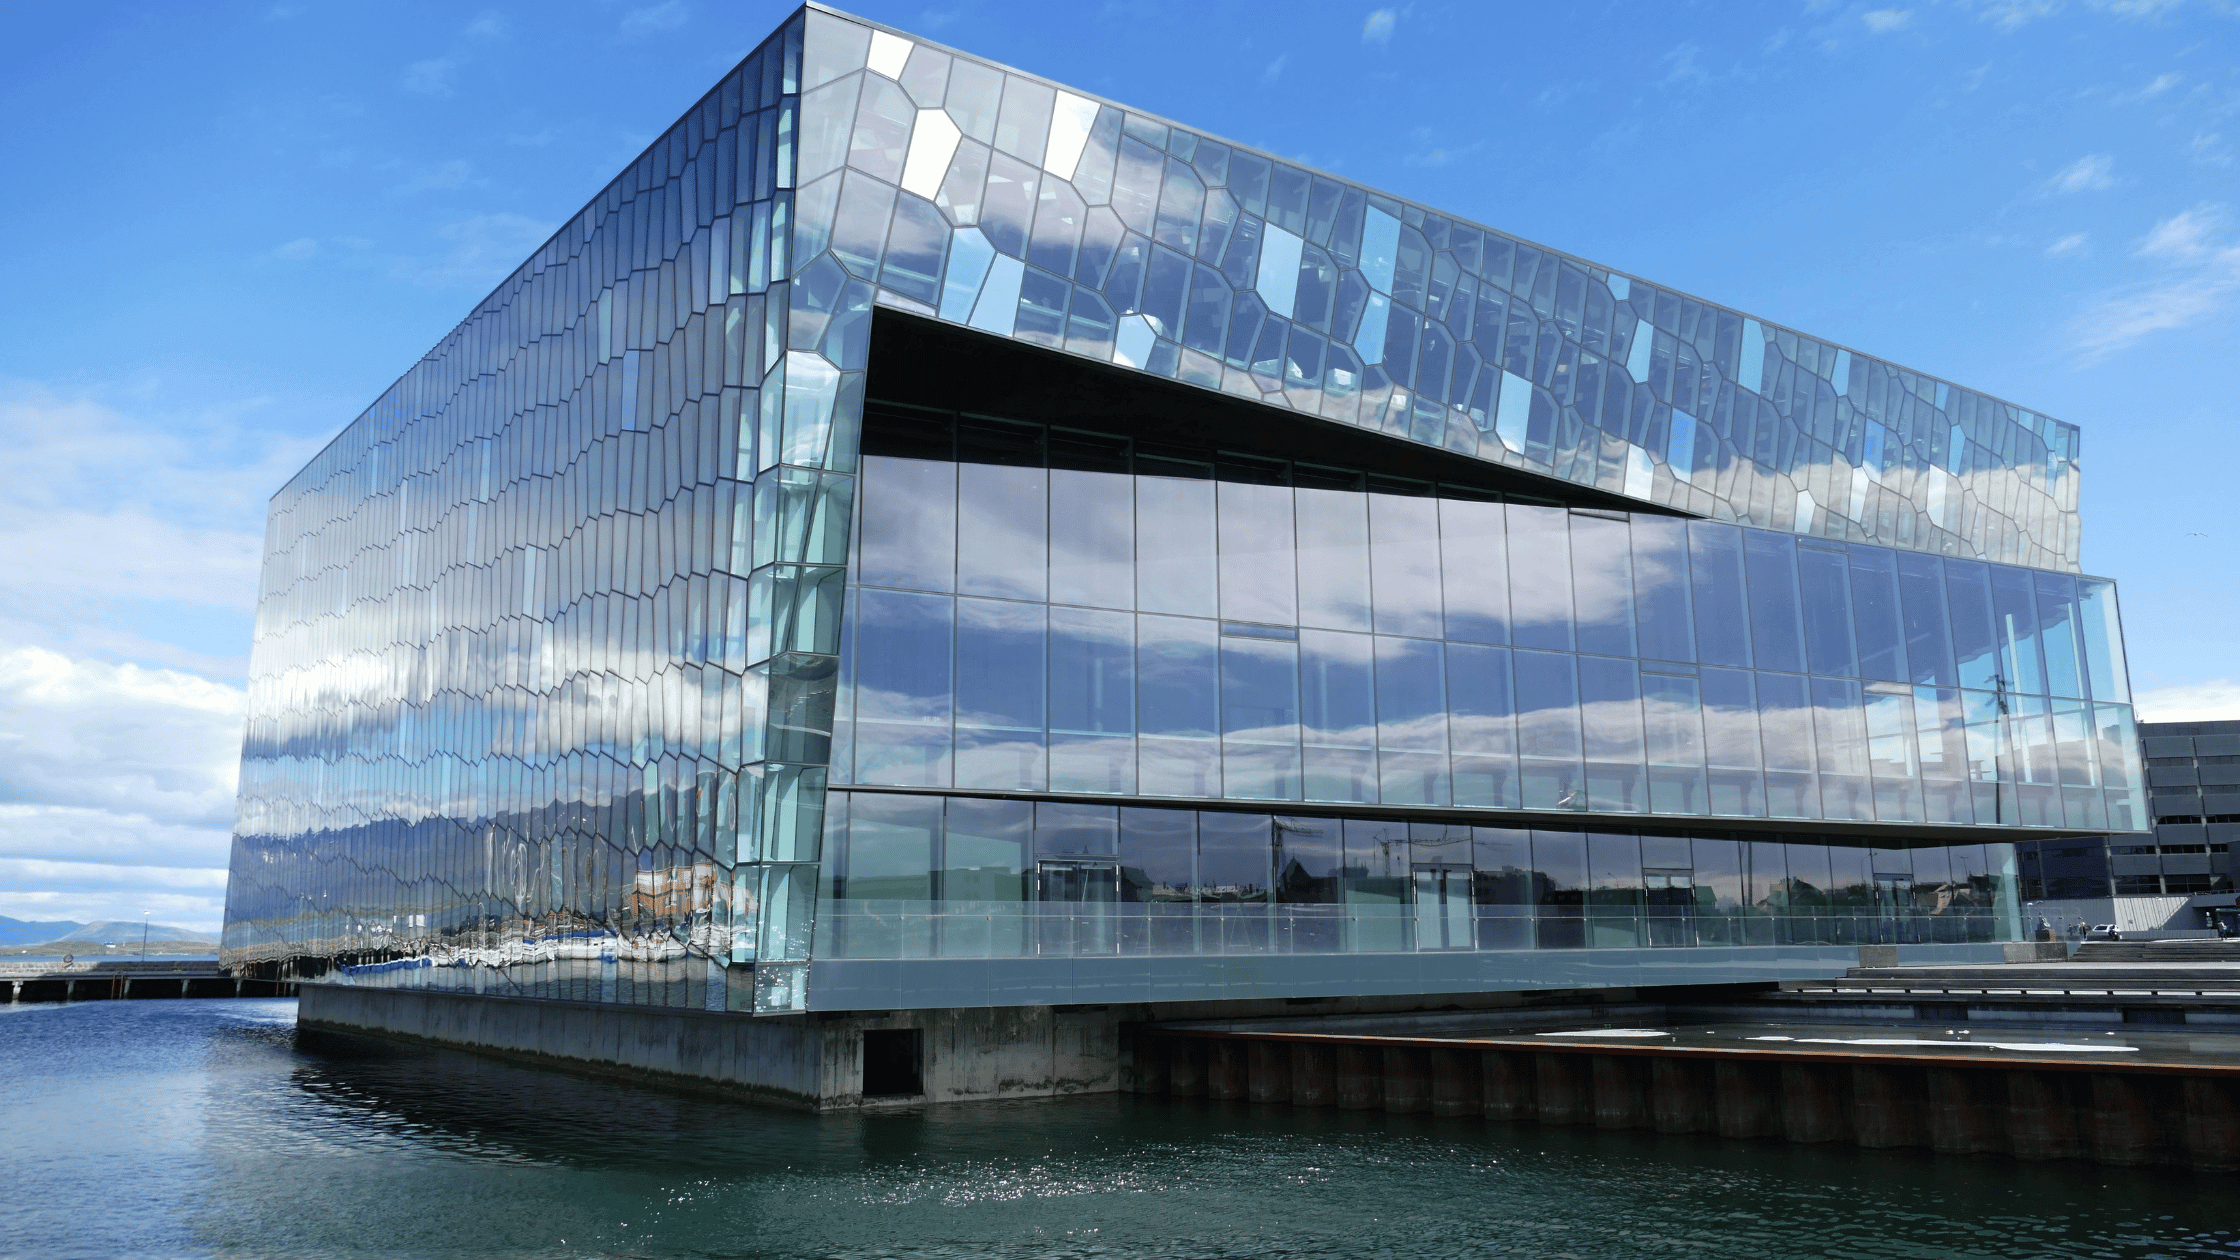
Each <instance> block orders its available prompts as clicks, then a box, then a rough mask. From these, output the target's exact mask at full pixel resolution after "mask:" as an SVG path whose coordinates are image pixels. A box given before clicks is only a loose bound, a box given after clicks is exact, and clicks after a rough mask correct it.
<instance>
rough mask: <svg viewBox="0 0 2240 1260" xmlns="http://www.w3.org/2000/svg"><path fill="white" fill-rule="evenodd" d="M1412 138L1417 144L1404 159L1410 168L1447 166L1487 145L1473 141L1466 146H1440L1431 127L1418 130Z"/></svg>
mask: <svg viewBox="0 0 2240 1260" xmlns="http://www.w3.org/2000/svg"><path fill="white" fill-rule="evenodd" d="M1410 138H1411V139H1412V140H1414V141H1415V143H1414V144H1413V145H1412V146H1411V147H1410V149H1409V151H1408V155H1407V157H1406V158H1405V159H1403V160H1404V161H1406V162H1407V164H1408V165H1410V166H1445V165H1446V164H1447V163H1449V162H1453V161H1456V160H1458V159H1461V158H1466V157H1468V156H1470V155H1471V154H1473V153H1476V152H1478V151H1479V150H1480V149H1483V148H1484V147H1485V145H1486V142H1485V141H1484V140H1482V139H1480V140H1473V141H1471V142H1470V143H1468V144H1464V145H1453V146H1449V145H1444V144H1440V143H1439V142H1438V137H1437V136H1436V135H1435V134H1434V133H1433V132H1432V130H1431V128H1429V127H1418V128H1416V129H1415V132H1414V134H1413V135H1412V136H1411V137H1410Z"/></svg>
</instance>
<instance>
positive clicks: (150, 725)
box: [0, 648, 247, 929]
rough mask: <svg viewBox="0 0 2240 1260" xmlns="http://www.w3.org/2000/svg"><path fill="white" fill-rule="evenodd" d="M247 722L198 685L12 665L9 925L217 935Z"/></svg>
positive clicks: (24, 658)
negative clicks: (148, 921) (105, 921)
mask: <svg viewBox="0 0 2240 1260" xmlns="http://www.w3.org/2000/svg"><path fill="white" fill-rule="evenodd" d="M246 710H247V694H246V693H245V692H244V691H243V690H242V689H240V688H238V687H231V686H227V685H225V684H222V683H214V682H211V681H209V680H208V679H204V678H198V677H196V676H194V675H192V674H185V673H180V672H178V671H175V670H166V669H145V668H142V667H140V666H137V665H111V664H107V663H105V662H101V661H88V660H72V659H71V658H69V657H66V656H64V655H62V654H61V653H58V652H52V651H48V650H46V649H43V648H16V649H13V650H10V651H6V652H0V914H10V915H14V916H15V917H18V918H21V917H27V916H30V915H31V912H33V911H36V912H37V915H36V917H42V918H69V919H78V920H81V921H90V920H94V919H102V918H129V917H137V916H138V915H139V913H140V911H141V910H154V911H155V912H156V914H157V917H158V918H159V919H160V920H161V921H164V922H176V923H180V924H182V925H185V926H189V927H201V928H206V929H207V928H214V927H215V926H216V925H217V921H218V919H219V917H220V911H221V909H222V905H223V894H224V888H225V866H226V857H227V850H228V843H229V836H230V832H231V828H232V820H233V802H234V784H235V779H236V775H237V772H238V765H239V757H240V739H241V720H242V716H243V714H244V713H245V712H246Z"/></svg>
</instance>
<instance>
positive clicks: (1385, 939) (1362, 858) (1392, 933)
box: [1343, 821, 1409, 954]
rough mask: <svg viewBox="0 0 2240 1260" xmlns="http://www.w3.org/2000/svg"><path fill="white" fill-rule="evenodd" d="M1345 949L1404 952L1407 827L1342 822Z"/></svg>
mask: <svg viewBox="0 0 2240 1260" xmlns="http://www.w3.org/2000/svg"><path fill="white" fill-rule="evenodd" d="M1345 845H1346V851H1345V867H1344V880H1343V882H1344V885H1345V888H1344V895H1345V906H1346V942H1345V948H1346V949H1347V950H1348V951H1350V952H1352V953H1360V954H1393V953H1399V952H1401V951H1402V950H1405V949H1407V948H1408V927H1409V923H1408V917H1407V909H1408V891H1409V888H1408V824H1406V823H1403V822H1362V821H1348V822H1347V823H1346V824H1345Z"/></svg>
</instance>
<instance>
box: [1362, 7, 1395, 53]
mask: <svg viewBox="0 0 2240 1260" xmlns="http://www.w3.org/2000/svg"><path fill="white" fill-rule="evenodd" d="M1399 24H1400V10H1398V9H1374V10H1371V11H1370V13H1369V16H1368V17H1367V18H1365V19H1363V21H1362V23H1361V42H1362V43H1364V44H1373V45H1384V44H1389V43H1391V42H1392V28H1393V27H1395V26H1398V25H1399Z"/></svg>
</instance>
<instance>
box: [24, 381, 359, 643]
mask: <svg viewBox="0 0 2240 1260" xmlns="http://www.w3.org/2000/svg"><path fill="white" fill-rule="evenodd" d="M160 388H161V387H160V382H159V383H157V384H156V385H155V386H154V387H153V389H154V391H155V392H159V393H160ZM322 441H323V439H321V438H295V437H286V436H282V435H279V434H275V433H272V432H269V431H265V430H259V429H255V428H251V427H247V426H245V425H243V424H242V423H241V422H240V421H239V420H237V419H235V418H234V417H232V416H227V415H215V416H213V415H171V414H160V413H157V412H155V410H154V408H153V407H152V406H150V407H147V408H146V410H145V413H143V414H127V413H126V412H124V411H120V410H118V409H116V408H115V407H112V406H110V405H108V404H107V403H105V402H103V401H100V400H98V399H95V398H90V397H85V396H79V397H64V396H60V395H57V394H56V393H54V392H53V391H51V390H47V389H43V388H41V387H39V386H36V385H32V384H29V383H26V382H21V381H7V380H0V450H6V451H7V452H8V461H7V462H8V469H9V491H8V494H7V495H6V496H4V497H0V645H5V646H27V645H29V646H42V647H50V648H54V649H56V650H58V651H62V652H64V653H66V654H68V655H71V656H75V657H91V656H126V657H130V658H134V659H138V660H140V661H143V662H152V663H159V664H170V665H178V666H184V667H186V668H190V669H195V670H201V671H206V672H216V673H220V674H226V675H233V676H239V675H240V674H242V673H243V672H244V669H245V665H246V657H247V654H248V617H249V614H250V612H251V611H252V609H253V607H254V604H255V599H256V589H257V567H258V563H259V558H260V556H261V553H262V546H263V530H264V512H265V502H266V499H267V498H268V497H269V496H270V495H271V494H272V492H273V491H274V490H276V489H278V488H279V487H280V486H281V484H282V483H283V482H285V481H286V480H287V478H288V477H289V475H290V474H292V473H293V472H294V471H295V470H296V469H297V468H298V467H300V466H301V464H302V463H303V461H304V459H306V458H307V457H309V455H310V454H311V453H312V452H313V451H315V450H317V449H318V447H319V445H320V444H321V442H322ZM152 610H153V611H152ZM198 620H199V621H201V622H210V623H213V624H216V625H217V626H218V627H219V630H218V632H217V633H216V634H214V635H213V636H212V637H213V638H215V639H217V640H218V641H219V642H218V644H217V645H216V646H215V648H214V650H213V647H212V646H211V645H207V644H197V645H195V646H191V647H190V646H186V645H187V644H190V643H192V642H193V640H192V636H191V635H190V634H188V633H187V632H186V630H185V629H183V626H184V624H185V623H187V622H194V621H198ZM235 625H237V626H238V630H234V629H230V628H226V627H229V626H235Z"/></svg>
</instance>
